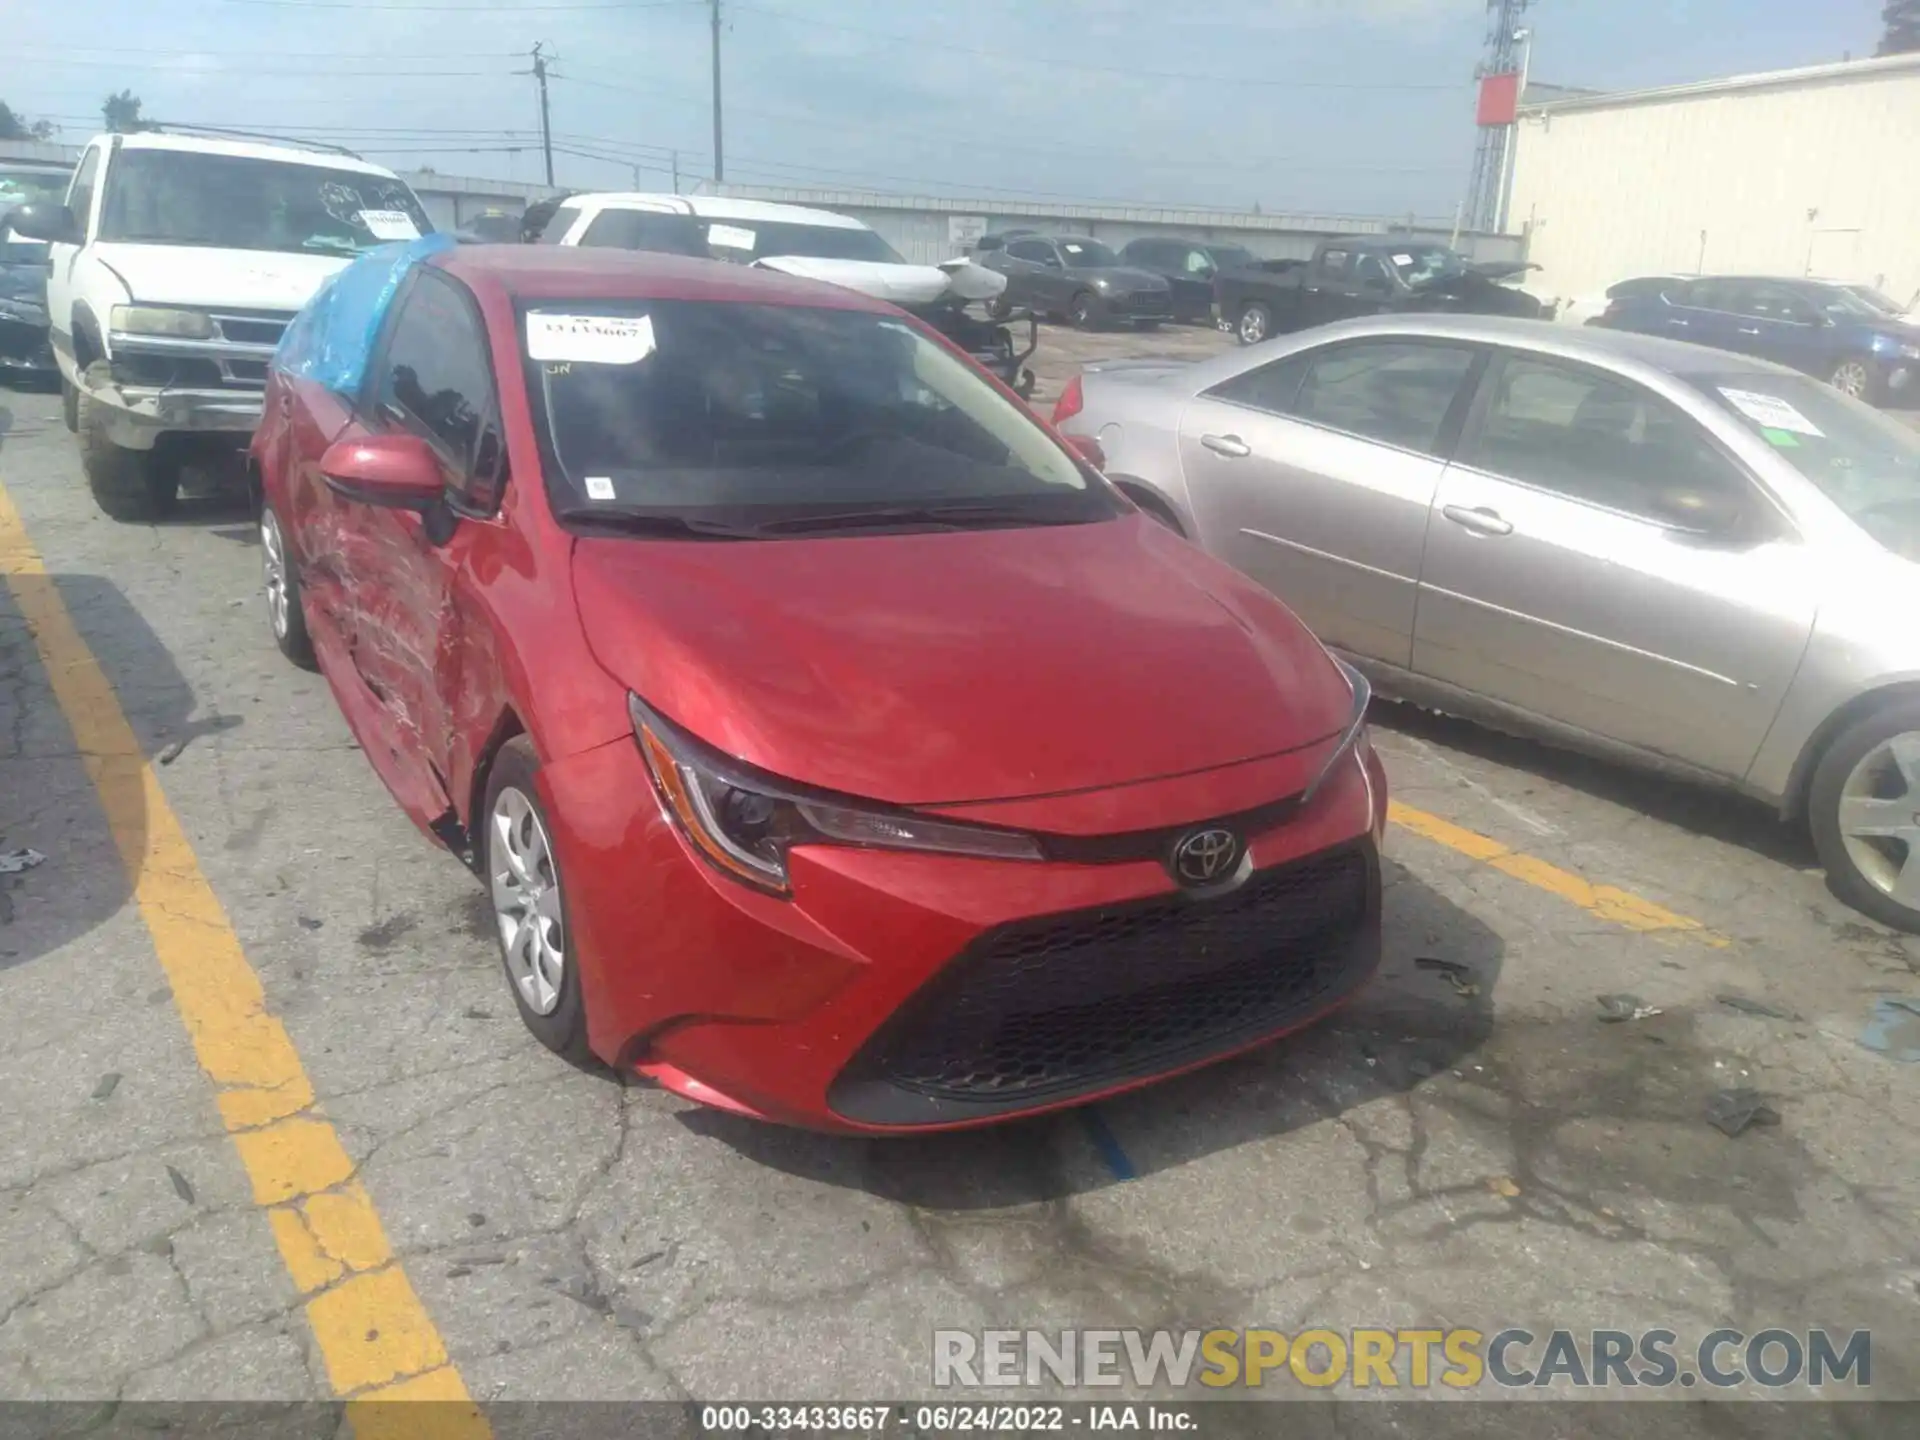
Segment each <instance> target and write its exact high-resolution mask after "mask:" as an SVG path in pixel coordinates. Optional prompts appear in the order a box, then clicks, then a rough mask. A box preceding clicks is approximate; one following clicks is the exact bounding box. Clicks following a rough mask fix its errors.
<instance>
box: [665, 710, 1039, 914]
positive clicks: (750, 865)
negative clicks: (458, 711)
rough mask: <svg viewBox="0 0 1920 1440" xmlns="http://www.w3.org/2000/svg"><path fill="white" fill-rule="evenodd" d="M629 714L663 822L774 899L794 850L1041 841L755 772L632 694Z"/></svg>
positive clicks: (977, 850) (959, 848) (1032, 848)
mask: <svg viewBox="0 0 1920 1440" xmlns="http://www.w3.org/2000/svg"><path fill="white" fill-rule="evenodd" d="M627 713H628V714H629V715H630V716H631V717H632V720H633V733H634V736H635V738H636V739H637V740H638V741H639V742H640V754H641V755H642V756H643V757H644V758H645V760H646V762H647V770H648V772H649V773H650V774H651V775H652V776H653V784H654V789H655V790H656V792H657V793H658V795H659V798H660V806H661V809H662V810H663V811H664V812H665V813H666V815H667V818H668V819H669V820H671V821H672V822H673V823H674V825H675V826H676V827H677V828H678V829H679V830H680V832H681V833H682V834H684V835H685V836H686V837H687V839H688V840H690V841H691V842H692V843H693V845H694V847H695V848H696V849H698V850H699V851H700V853H701V854H702V855H704V856H706V858H707V859H708V860H709V861H711V862H712V863H713V864H714V865H716V866H718V867H719V868H720V869H722V870H724V871H725V872H726V873H727V874H729V875H731V876H733V877H734V878H735V879H736V880H743V881H745V882H746V883H747V884H749V885H754V886H757V887H758V888H760V889H762V890H769V891H772V892H773V893H774V894H776V895H784V894H786V893H788V891H789V889H790V886H789V884H788V881H787V852H788V851H789V850H790V849H792V848H793V847H794V846H795V845H853V846H861V847H867V848H873V849H882V850H931V851H937V852H939V853H941V854H946V855H975V856H980V857H983V858H987V859H993V860H1038V859H1040V858H1041V852H1040V845H1039V842H1038V841H1036V840H1034V839H1033V837H1031V836H1029V835H1023V834H1020V833H1019V832H1017V831H1013V830H996V829H991V828H988V827H986V826H979V825H962V824H956V823H954V822H952V821H948V820H932V819H928V818H926V817H924V816H921V815H916V814H914V813H913V812H912V811H909V810H898V809H894V808H891V807H889V806H885V805H878V804H873V803H870V802H866V801H859V800H850V799H847V798H845V797H843V796H836V795H830V794H827V793H825V792H820V791H812V790H808V789H807V788H805V787H803V786H797V785H788V784H786V783H784V782H782V781H779V780H776V779H774V778H772V777H771V776H766V775H760V774H757V773H755V772H753V771H750V770H749V769H748V768H747V767H745V766H743V765H741V764H740V763H739V762H737V761H734V760H730V759H728V758H727V757H726V756H723V755H721V754H719V753H718V752H717V751H715V750H713V749H712V747H710V746H707V745H703V744H702V743H701V742H699V741H698V740H695V739H694V738H693V737H692V736H690V735H688V734H686V733H685V732H683V731H681V730H679V729H678V728H676V727H675V726H674V725H672V724H671V723H670V722H669V721H667V720H665V719H663V718H662V717H661V716H659V715H656V714H655V713H654V712H653V711H652V710H651V709H649V708H648V707H647V704H646V702H645V701H643V700H641V699H640V697H639V696H637V695H629V696H628V697H627Z"/></svg>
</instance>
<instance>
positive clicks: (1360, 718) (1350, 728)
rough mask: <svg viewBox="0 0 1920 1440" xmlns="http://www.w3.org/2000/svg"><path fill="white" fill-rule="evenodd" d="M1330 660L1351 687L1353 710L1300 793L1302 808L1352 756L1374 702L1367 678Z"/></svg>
mask: <svg viewBox="0 0 1920 1440" xmlns="http://www.w3.org/2000/svg"><path fill="white" fill-rule="evenodd" d="M1331 658H1332V660H1333V663H1334V664H1336V665H1338V666H1339V667H1340V673H1341V674H1342V675H1344V676H1346V677H1347V684H1349V685H1351V686H1352V687H1353V708H1352V709H1351V710H1349V711H1348V712H1347V723H1346V726H1345V728H1344V729H1342V730H1341V732H1340V739H1339V740H1338V742H1337V743H1335V745H1334V747H1333V753H1332V754H1331V755H1329V756H1328V757H1327V760H1326V763H1325V764H1324V765H1322V766H1321V767H1320V773H1319V774H1317V775H1315V776H1314V777H1313V779H1312V781H1310V782H1309V783H1308V785H1307V788H1306V789H1305V790H1304V791H1302V792H1301V795H1300V803H1301V805H1302V806H1305V805H1308V804H1310V803H1311V802H1312V800H1313V797H1314V795H1315V794H1316V793H1317V792H1318V791H1319V789H1320V787H1321V786H1322V785H1324V784H1325V783H1326V782H1327V777H1329V776H1330V775H1332V774H1333V772H1334V769H1335V767H1336V766H1338V765H1339V764H1340V762H1341V761H1342V760H1344V759H1346V758H1347V756H1349V755H1351V754H1352V753H1353V750H1354V747H1355V746H1357V745H1358V744H1359V743H1360V738H1361V736H1363V735H1365V734H1366V733H1367V706H1368V704H1369V703H1370V702H1371V701H1372V700H1373V687H1372V686H1371V685H1369V684H1368V683H1367V677H1366V676H1364V675H1362V674H1361V673H1360V672H1359V671H1358V670H1356V669H1354V668H1353V667H1352V666H1351V665H1349V664H1347V662H1346V661H1344V660H1342V659H1341V658H1340V657H1339V656H1338V655H1334V656H1332V657H1331Z"/></svg>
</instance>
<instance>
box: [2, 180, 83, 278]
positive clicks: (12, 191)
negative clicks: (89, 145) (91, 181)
mask: <svg viewBox="0 0 1920 1440" xmlns="http://www.w3.org/2000/svg"><path fill="white" fill-rule="evenodd" d="M72 178H73V172H72V171H70V170H40V169H31V170H30V169H25V168H18V167H13V166H7V165H0V241H7V240H11V241H12V242H13V243H14V244H17V245H31V246H33V247H34V250H35V253H36V254H38V253H40V252H41V251H42V250H44V248H45V247H44V243H43V242H42V241H39V240H23V239H20V238H19V237H17V236H14V235H12V234H11V232H10V231H8V230H7V229H6V228H5V224H6V219H7V216H8V215H9V214H10V213H11V212H12V210H13V208H14V207H15V206H16V205H42V204H47V203H49V202H52V203H58V202H59V201H61V200H64V199H66V198H67V182H68V181H70V180H71V179H72ZM15 258H18V257H15Z"/></svg>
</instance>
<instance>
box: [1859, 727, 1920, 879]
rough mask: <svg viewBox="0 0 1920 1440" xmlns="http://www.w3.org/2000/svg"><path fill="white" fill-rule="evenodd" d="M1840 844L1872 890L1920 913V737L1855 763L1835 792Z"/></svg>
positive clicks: (1898, 739)
mask: <svg viewBox="0 0 1920 1440" xmlns="http://www.w3.org/2000/svg"><path fill="white" fill-rule="evenodd" d="M1839 822H1840V839H1841V842H1842V843H1843V844H1844V845H1845V846H1846V847H1847V858H1848V859H1849V860H1851V861H1852V862H1853V867H1854V869H1856V870H1858V871H1859V872H1860V875H1861V878H1863V879H1864V880H1865V881H1866V882H1867V883H1868V884H1869V885H1871V886H1873V888H1874V889H1876V890H1878V891H1879V892H1880V893H1881V894H1883V895H1885V896H1887V897H1888V898H1889V899H1891V900H1892V901H1894V903H1895V904H1898V905H1902V906H1904V907H1906V908H1907V909H1909V910H1913V911H1915V912H1920V731H1911V730H1910V731H1908V732H1906V733H1905V734H1902V735H1893V736H1889V737H1888V738H1887V739H1885V740H1883V741H1881V742H1880V743H1879V744H1878V745H1876V746H1874V747H1873V749H1871V750H1869V751H1868V752H1867V753H1866V754H1865V755H1863V756H1861V757H1860V763H1859V764H1857V765H1855V766H1854V767H1853V771H1852V773H1851V774H1849V775H1848V776H1847V782H1846V784H1845V785H1843V786H1842V787H1841V789H1840V814H1839Z"/></svg>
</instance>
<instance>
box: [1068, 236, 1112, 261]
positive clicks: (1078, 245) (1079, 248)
mask: <svg viewBox="0 0 1920 1440" xmlns="http://www.w3.org/2000/svg"><path fill="white" fill-rule="evenodd" d="M1060 253H1061V254H1063V255H1065V256H1066V257H1067V264H1069V265H1073V266H1089V267H1098V266H1101V265H1118V264H1119V263H1120V257H1119V256H1118V255H1116V254H1114V253H1113V251H1111V250H1109V249H1108V248H1107V247H1106V246H1104V245H1102V244H1101V243H1100V242H1099V241H1098V240H1062V241H1061V242H1060Z"/></svg>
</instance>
